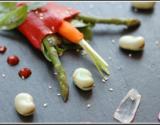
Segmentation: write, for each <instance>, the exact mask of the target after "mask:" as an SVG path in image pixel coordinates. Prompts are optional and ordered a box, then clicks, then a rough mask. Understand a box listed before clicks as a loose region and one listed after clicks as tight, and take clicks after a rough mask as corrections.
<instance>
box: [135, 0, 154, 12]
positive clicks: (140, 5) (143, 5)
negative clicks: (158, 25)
mask: <svg viewBox="0 0 160 125" xmlns="http://www.w3.org/2000/svg"><path fill="white" fill-rule="evenodd" d="M154 5H155V1H137V2H132V6H133V7H134V8H137V9H143V10H148V9H153V8H154Z"/></svg>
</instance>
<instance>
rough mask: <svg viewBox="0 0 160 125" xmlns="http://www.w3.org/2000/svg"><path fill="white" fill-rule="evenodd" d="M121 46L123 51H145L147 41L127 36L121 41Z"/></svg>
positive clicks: (139, 37) (140, 37)
mask: <svg viewBox="0 0 160 125" xmlns="http://www.w3.org/2000/svg"><path fill="white" fill-rule="evenodd" d="M119 46H120V47H121V48H123V49H127V50H132V51H140V50H143V48H144V46H145V41H144V38H143V37H142V36H138V37H136V36H130V35H125V36H122V37H121V38H120V39H119Z"/></svg>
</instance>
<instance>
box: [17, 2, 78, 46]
mask: <svg viewBox="0 0 160 125" xmlns="http://www.w3.org/2000/svg"><path fill="white" fill-rule="evenodd" d="M78 13H79V11H78V10H75V9H72V8H69V7H66V6H63V5H59V4H56V3H53V2H52V3H51V2H49V3H47V4H46V5H44V6H43V7H41V8H39V9H37V10H34V11H31V12H29V13H28V16H27V19H26V20H25V21H24V22H23V23H22V24H21V25H20V26H19V27H18V29H19V31H20V32H21V33H23V34H24V36H25V37H27V39H28V40H29V42H30V43H31V44H32V45H33V46H34V47H35V48H37V49H41V42H42V41H43V39H44V37H45V36H47V35H49V34H54V33H56V32H57V31H58V29H59V27H60V26H61V24H62V22H63V20H67V19H70V18H72V17H73V16H75V15H77V14H78Z"/></svg>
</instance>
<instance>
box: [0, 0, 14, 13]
mask: <svg viewBox="0 0 160 125" xmlns="http://www.w3.org/2000/svg"><path fill="white" fill-rule="evenodd" d="M15 8H16V2H0V13H1V14H2V13H6V12H9V11H11V10H14V9H15Z"/></svg>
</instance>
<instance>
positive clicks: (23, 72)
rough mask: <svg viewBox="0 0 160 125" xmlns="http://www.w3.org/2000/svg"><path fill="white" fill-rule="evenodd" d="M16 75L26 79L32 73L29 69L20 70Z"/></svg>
mask: <svg viewBox="0 0 160 125" xmlns="http://www.w3.org/2000/svg"><path fill="white" fill-rule="evenodd" d="M18 74H19V76H20V77H21V78H22V79H26V78H28V77H29V76H30V75H31V74H32V71H31V70H30V69H29V68H22V69H20V71H19V72H18Z"/></svg>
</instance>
